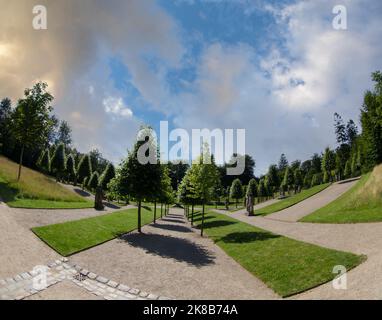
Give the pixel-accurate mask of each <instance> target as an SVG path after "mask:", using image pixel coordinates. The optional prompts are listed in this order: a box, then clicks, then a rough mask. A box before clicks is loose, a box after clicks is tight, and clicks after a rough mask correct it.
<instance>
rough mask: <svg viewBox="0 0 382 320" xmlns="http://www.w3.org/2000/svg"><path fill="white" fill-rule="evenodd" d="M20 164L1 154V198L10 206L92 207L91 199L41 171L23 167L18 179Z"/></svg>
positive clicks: (41, 207)
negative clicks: (18, 179) (85, 197)
mask: <svg viewBox="0 0 382 320" xmlns="http://www.w3.org/2000/svg"><path fill="white" fill-rule="evenodd" d="M17 170H18V165H17V164H16V163H14V162H12V161H10V160H9V159H7V158H5V157H2V156H0V197H1V198H2V200H3V201H4V202H6V203H7V204H8V205H9V206H11V207H17V208H35V209H45V208H47V209H57V208H67V209H70V208H91V207H93V206H94V204H93V202H92V201H88V200H86V199H84V198H83V197H81V196H79V195H77V194H76V193H74V192H73V191H71V190H68V189H66V188H64V187H63V186H61V185H59V184H58V183H56V182H55V181H54V179H52V178H51V177H48V176H46V175H43V174H41V173H40V172H37V171H34V170H31V169H29V168H26V167H23V168H22V171H21V179H20V181H16V176H17Z"/></svg>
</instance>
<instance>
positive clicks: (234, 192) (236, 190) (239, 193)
mask: <svg viewBox="0 0 382 320" xmlns="http://www.w3.org/2000/svg"><path fill="white" fill-rule="evenodd" d="M230 195H231V198H232V199H235V200H236V208H237V203H238V201H239V199H241V198H242V197H243V186H242V184H241V181H240V179H235V180H234V181H233V182H232V185H231V190H230Z"/></svg>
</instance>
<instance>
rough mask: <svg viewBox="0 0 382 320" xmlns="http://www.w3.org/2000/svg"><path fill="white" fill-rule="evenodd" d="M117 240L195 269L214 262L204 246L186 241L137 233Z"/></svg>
mask: <svg viewBox="0 0 382 320" xmlns="http://www.w3.org/2000/svg"><path fill="white" fill-rule="evenodd" d="M119 239H121V240H122V241H125V242H126V243H128V244H129V245H131V246H133V247H136V248H141V249H143V250H145V251H146V252H147V253H149V254H153V255H158V256H160V257H162V258H165V259H174V260H176V261H179V262H185V263H187V264H190V265H193V266H196V267H202V266H207V265H210V264H213V263H214V260H215V256H214V255H213V254H212V253H211V252H210V251H208V250H207V249H206V248H205V247H204V246H201V245H198V244H196V243H194V242H191V241H190V240H187V239H182V238H177V237H171V236H166V235H158V234H138V233H130V234H125V235H123V236H121V237H120V238H119Z"/></svg>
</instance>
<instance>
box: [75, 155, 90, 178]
mask: <svg viewBox="0 0 382 320" xmlns="http://www.w3.org/2000/svg"><path fill="white" fill-rule="evenodd" d="M91 174H92V164H91V162H90V158H89V155H87V154H85V155H83V156H82V158H81V160H80V162H79V163H78V168H77V177H78V181H79V182H83V180H84V178H85V177H90V176H91Z"/></svg>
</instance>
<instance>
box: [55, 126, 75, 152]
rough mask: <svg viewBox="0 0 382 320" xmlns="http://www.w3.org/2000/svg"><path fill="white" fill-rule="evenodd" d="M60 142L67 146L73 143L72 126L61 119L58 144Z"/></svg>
mask: <svg viewBox="0 0 382 320" xmlns="http://www.w3.org/2000/svg"><path fill="white" fill-rule="evenodd" d="M60 143H63V144H64V145H65V147H68V146H70V145H71V144H72V129H71V128H70V126H69V123H68V122H67V121H65V120H63V121H61V123H60V127H59V129H58V133H57V139H56V144H60Z"/></svg>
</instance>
